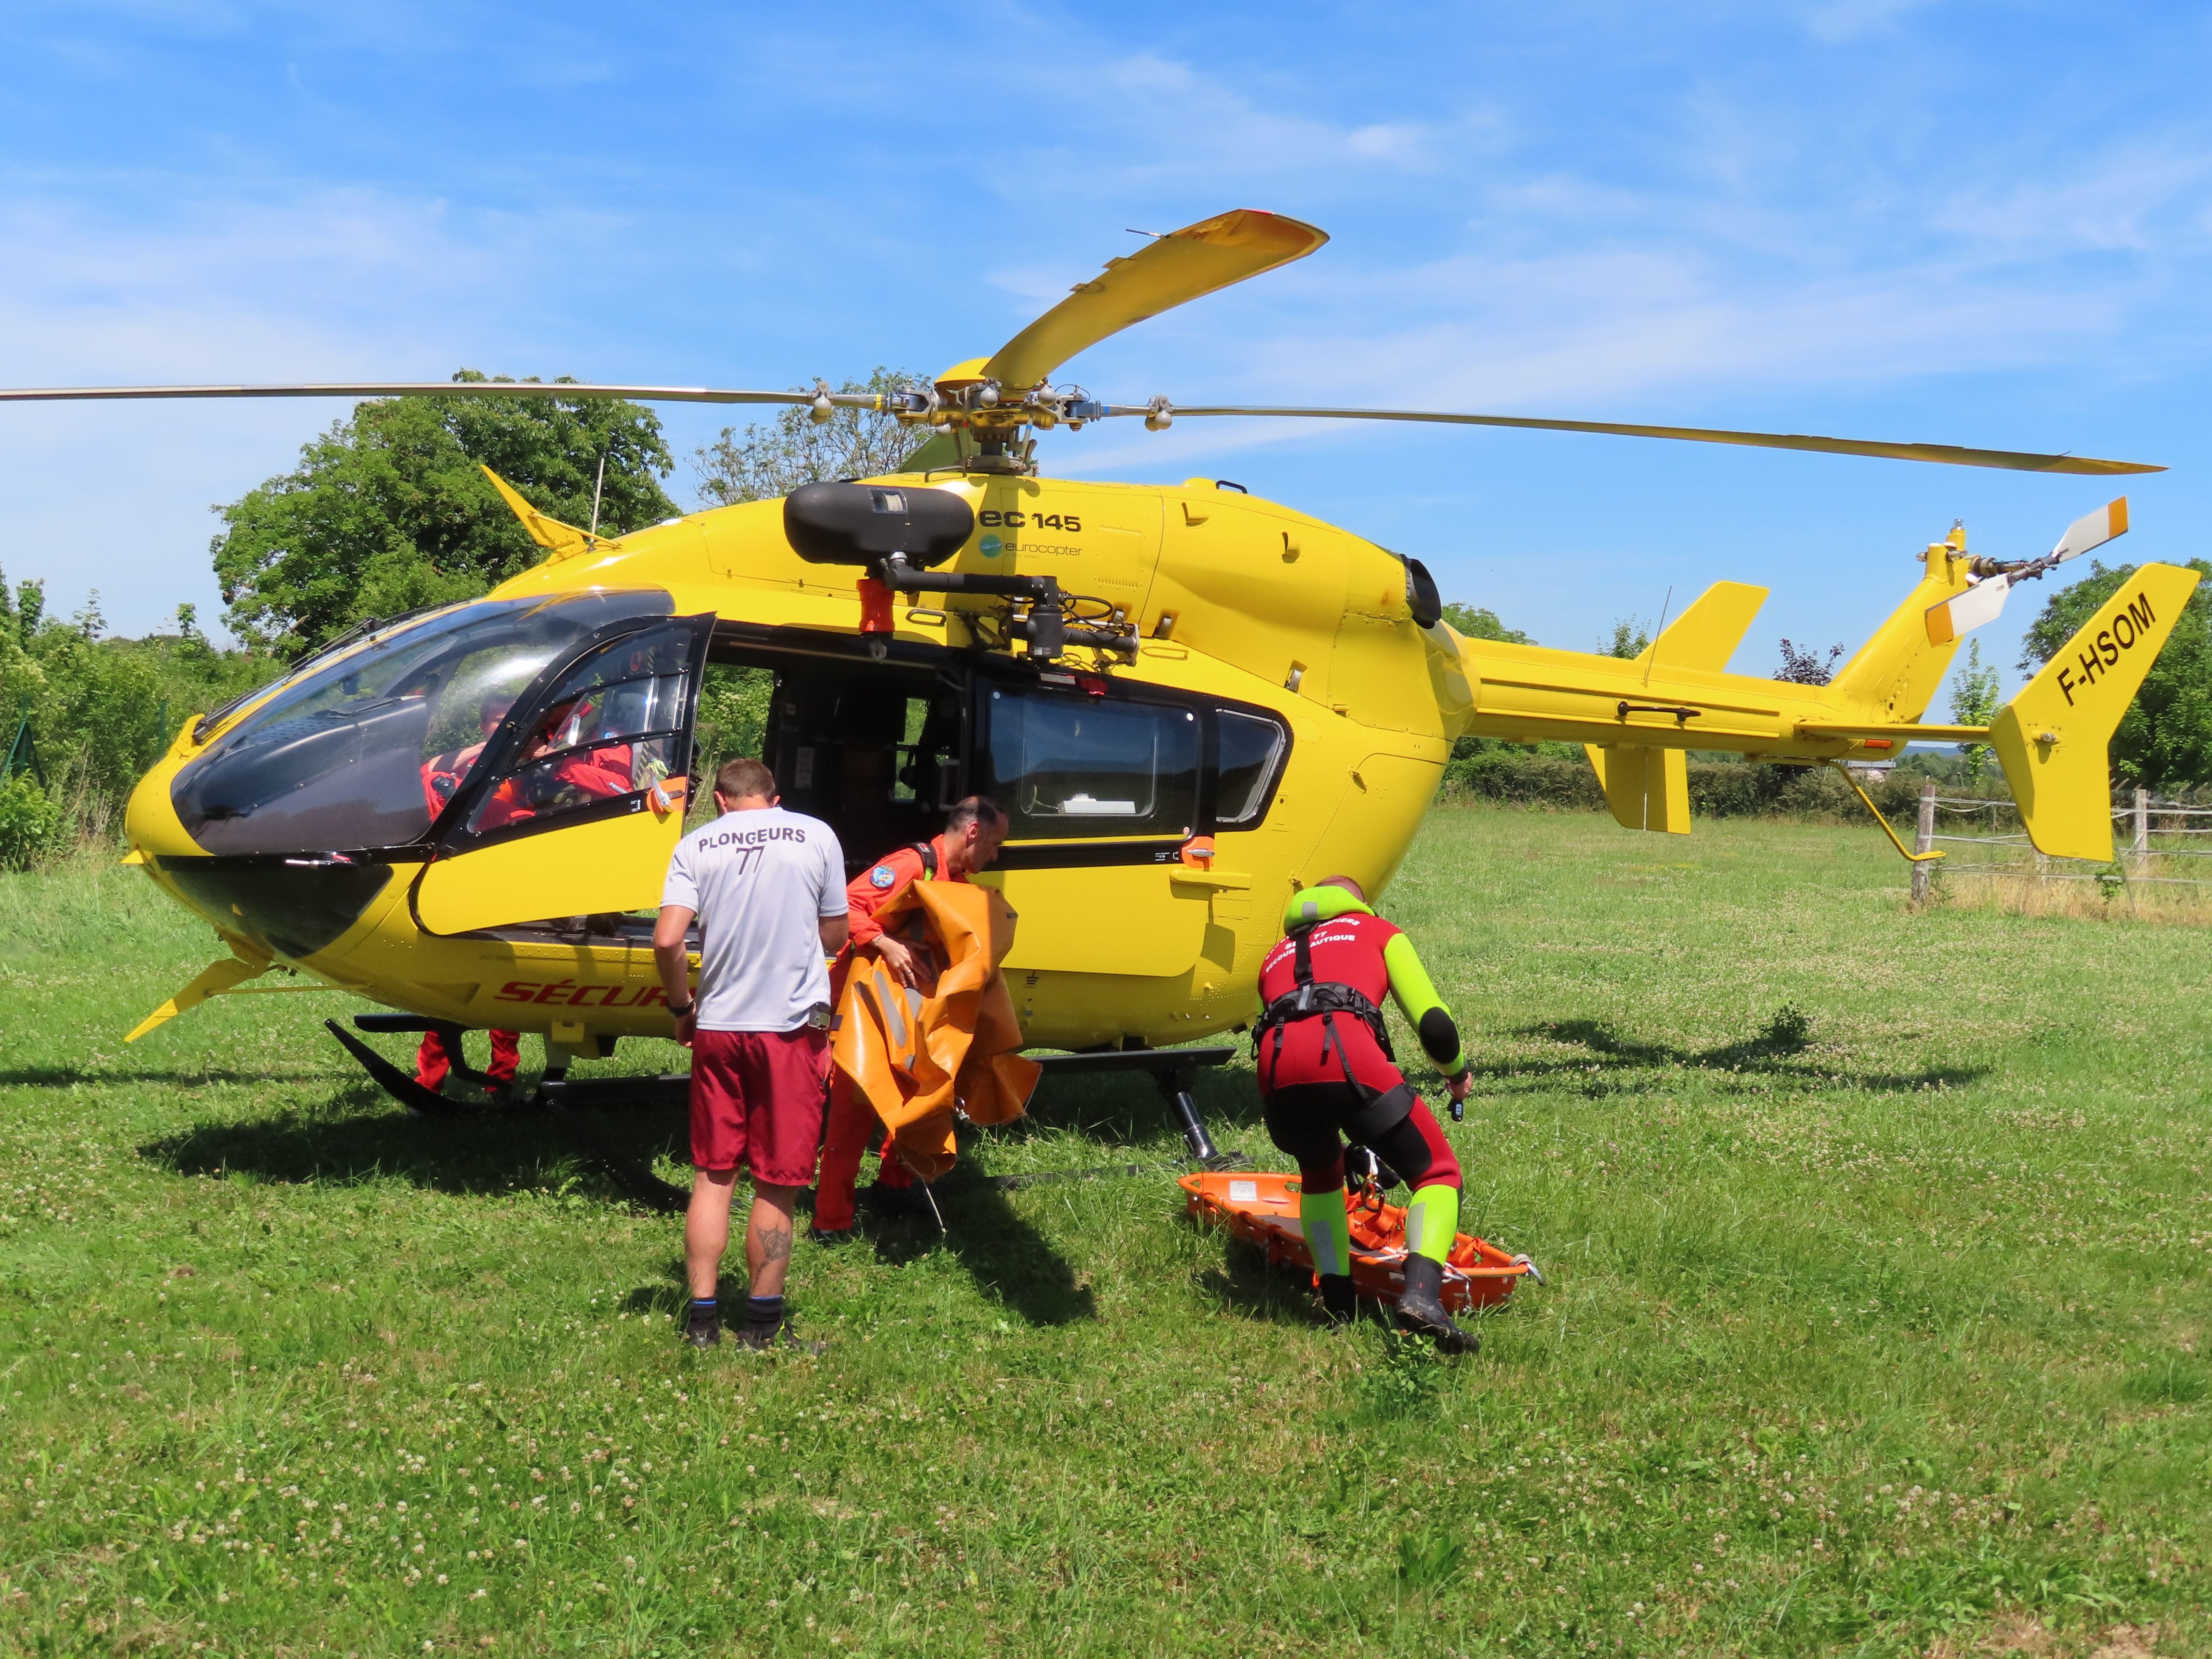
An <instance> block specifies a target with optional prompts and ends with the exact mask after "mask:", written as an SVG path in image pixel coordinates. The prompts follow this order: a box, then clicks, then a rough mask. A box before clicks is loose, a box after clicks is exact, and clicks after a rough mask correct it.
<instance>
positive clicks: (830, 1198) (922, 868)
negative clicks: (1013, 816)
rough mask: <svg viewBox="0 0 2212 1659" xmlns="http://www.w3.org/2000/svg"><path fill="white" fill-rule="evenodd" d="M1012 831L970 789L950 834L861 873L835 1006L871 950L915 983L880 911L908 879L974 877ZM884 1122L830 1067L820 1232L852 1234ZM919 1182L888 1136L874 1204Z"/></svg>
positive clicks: (849, 897) (891, 1201)
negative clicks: (859, 1192) (872, 1148)
mask: <svg viewBox="0 0 2212 1659" xmlns="http://www.w3.org/2000/svg"><path fill="white" fill-rule="evenodd" d="M1005 840H1006V814H1005V813H1004V812H1003V811H1000V809H999V806H998V804H997V803H996V802H995V801H993V800H990V799H987V798H986V797H984V796H981V795H970V796H969V797H968V799H965V800H963V801H962V802H961V803H960V804H959V805H957V806H955V807H954V808H953V809H952V811H951V813H950V814H949V815H947V817H946V818H945V833H944V834H943V835H941V836H933V837H931V838H930V839H929V840H927V841H926V842H915V844H914V845H913V846H911V847H901V848H896V850H894V851H892V852H890V853H887V854H884V857H883V858H882V859H881V860H878V862H876V863H875V864H872V865H871V866H869V867H868V868H867V869H866V870H863V871H862V872H860V874H859V875H857V876H855V877H854V878H853V879H852V881H851V883H850V884H848V885H847V887H846V889H845V906H846V914H847V916H848V920H849V921H850V923H851V929H852V931H851V933H850V934H849V935H848V940H847V943H846V945H845V948H844V950H842V951H840V952H839V953H838V956H837V961H836V965H835V966H834V967H832V969H830V974H829V1006H831V1007H832V1008H835V1007H836V1006H839V1004H840V1002H841V1001H842V999H843V997H844V994H845V980H846V978H847V976H848V975H849V974H850V973H851V972H852V969H853V960H854V957H855V956H857V955H858V954H859V953H860V952H861V951H873V952H874V953H875V954H876V955H877V956H878V957H882V958H883V963H884V967H885V968H887V969H890V975H891V977H892V978H894V979H896V981H898V982H899V983H900V984H902V985H911V984H913V983H914V981H915V960H914V951H913V950H912V948H911V947H909V946H908V945H907V944H906V943H905V942H904V941H902V940H900V939H895V938H893V937H892V936H891V935H890V934H889V933H885V932H884V929H883V927H882V924H880V923H879V922H878V921H877V920H876V912H878V910H880V909H882V908H884V906H885V905H887V904H889V903H890V902H891V901H892V900H893V899H895V898H896V897H897V896H899V895H900V894H901V893H902V892H904V891H905V890H906V889H907V886H908V884H909V883H912V882H916V881H965V880H967V879H968V878H969V875H970V874H972V873H973V872H975V871H978V870H981V869H986V868H987V867H988V866H989V865H990V863H991V860H994V859H995V858H997V857H998V856H999V845H1000V842H1003V841H1005ZM880 1127H882V1126H881V1125H880V1124H879V1123H878V1121H877V1118H876V1114H875V1109H874V1108H872V1107H871V1106H870V1105H869V1104H868V1103H867V1101H866V1098H865V1097H861V1096H860V1095H859V1094H857V1093H856V1092H855V1091H854V1088H853V1079H850V1078H848V1077H847V1076H846V1075H845V1074H844V1073H842V1072H841V1071H839V1070H837V1069H836V1067H834V1066H833V1067H831V1068H830V1072H829V1123H828V1125H827V1127H826V1128H825V1130H824V1132H823V1143H822V1168H821V1170H820V1172H819V1173H818V1174H817V1176H816V1177H815V1188H814V1234H815V1237H817V1239H821V1240H826V1241H834V1240H836V1239H840V1238H843V1237H848V1236H849V1235H850V1234H851V1232H852V1230H853V1206H854V1196H855V1194H854V1182H856V1181H858V1179H859V1178H860V1155H861V1154H862V1153H863V1152H866V1150H867V1146H868V1143H869V1142H870V1141H871V1140H872V1139H874V1138H875V1136H876V1133H877V1132H878V1129H879V1128H880ZM913 1185H914V1177H913V1176H911V1175H909V1174H908V1172H907V1169H906V1166H905V1165H904V1164H901V1163H900V1162H899V1161H898V1157H897V1154H896V1150H895V1149H894V1148H893V1146H892V1145H891V1142H890V1138H889V1136H886V1137H885V1138H884V1146H883V1152H882V1154H881V1156H880V1157H879V1158H878V1162H877V1170H876V1181H875V1185H874V1186H873V1187H872V1188H871V1189H870V1190H871V1192H872V1194H875V1197H874V1200H872V1204H873V1206H874V1207H879V1208H884V1209H897V1208H902V1207H903V1204H902V1200H900V1199H899V1198H897V1197H894V1196H892V1194H902V1193H904V1192H905V1191H906V1189H908V1188H911V1187H912V1186H913Z"/></svg>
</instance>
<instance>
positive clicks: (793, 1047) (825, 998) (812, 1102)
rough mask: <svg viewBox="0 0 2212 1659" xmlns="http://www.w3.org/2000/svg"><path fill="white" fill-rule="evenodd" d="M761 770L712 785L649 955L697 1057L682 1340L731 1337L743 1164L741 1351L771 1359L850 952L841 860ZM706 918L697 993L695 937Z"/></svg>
mask: <svg viewBox="0 0 2212 1659" xmlns="http://www.w3.org/2000/svg"><path fill="white" fill-rule="evenodd" d="M777 799H778V797H777V794H776V788H775V775H774V774H773V773H771V772H770V771H769V769H768V768H767V767H765V766H763V765H762V764H761V763H759V762H758V761H757V760H733V761H731V762H729V763H727V764H726V765H725V766H724V767H723V768H722V769H721V770H720V772H718V773H716V774H715V775H714V805H715V808H716V810H717V811H719V812H720V815H721V816H720V817H717V818H716V819H715V820H714V822H713V823H709V824H708V825H706V826H705V827H704V828H703V829H695V830H693V831H692V832H691V833H690V835H688V836H684V839H683V840H682V841H680V842H678V843H677V844H676V854H675V856H674V857H673V858H671V860H669V862H668V881H667V884H666V886H665V888H664V890H662V893H661V896H660V921H659V923H658V924H657V925H656V926H655V927H654V928H653V957H654V960H655V962H656V963H657V964H658V965H659V969H660V982H661V984H662V986H663V987H665V988H666V990H667V992H668V1008H669V1012H671V1014H673V1015H674V1016H675V1017H676V1040H677V1041H678V1042H681V1043H683V1044H684V1045H685V1046H686V1047H688V1048H690V1050H691V1162H692V1164H693V1166H694V1168H695V1169H696V1170H697V1176H696V1179H694V1181H693V1182H692V1183H691V1206H690V1212H689V1213H688V1214H687V1215H686V1216H685V1218H684V1266H685V1268H686V1270H687V1272H688V1273H689V1275H690V1280H691V1307H690V1314H689V1316H687V1318H686V1320H685V1322H684V1335H685V1337H686V1339H687V1340H690V1342H691V1343H693V1344H694V1345H695V1346H699V1347H702V1348H703V1347H708V1346H712V1345H713V1344H714V1343H716V1342H718V1341H720V1340H721V1335H722V1323H721V1315H720V1304H719V1303H718V1302H717V1300H716V1297H715V1289H716V1285H717V1281H718V1276H719V1274H720V1270H721V1264H722V1254H723V1252H724V1251H725V1250H726V1249H728V1248H729V1243H730V1200H731V1199H732V1196H733V1194H734V1190H735V1188H736V1183H737V1176H738V1165H739V1164H743V1165H744V1166H745V1168H746V1170H748V1171H749V1172H750V1174H751V1176H752V1178H753V1207H752V1215H751V1217H750V1219H749V1220H748V1222H747V1223H746V1226H745V1266H746V1267H747V1269H748V1270H749V1272H750V1277H751V1285H750V1291H749V1299H748V1300H747V1302H746V1304H745V1321H744V1328H742V1329H741V1330H740V1331H739V1333H738V1341H740V1342H742V1343H744V1345H745V1346H748V1347H755V1348H765V1347H769V1346H771V1345H773V1344H775V1342H776V1341H778V1340H783V1341H786V1342H788V1341H790V1340H791V1338H790V1337H789V1335H788V1334H787V1333H785V1331H784V1322H783V1285H784V1275H785V1273H786V1272H787V1269H788V1268H789V1267H790V1263H791V1230H792V1210H793V1206H794V1204H795V1203H796V1202H797V1200H798V1198H799V1188H802V1187H804V1186H805V1185H806V1183H807V1182H809V1181H810V1180H811V1179H812V1178H813V1175H814V1160H815V1155H816V1153H817V1151H818V1150H819V1149H820V1146H821V1144H822V1108H823V1098H824V1096H825V1093H826V1091H827V1090H828V1087H829V969H828V965H827V963H826V960H825V959H826V958H827V957H830V956H833V955H835V954H836V952H837V951H839V950H841V949H842V948H843V946H844V944H845V934H846V930H847V927H848V921H847V917H846V909H845V854H844V852H843V850H842V848H839V846H838V845H837V836H836V832H835V831H834V830H832V829H830V828H829V825H828V824H826V823H823V822H822V820H821V819H819V818H811V817H806V816H805V814H804V813H799V812H787V811H784V810H783V809H782V808H781V806H779V805H777V804H776V802H777ZM694 915H696V916H697V917H698V918H699V993H698V995H697V997H696V999H695V998H694V997H693V996H692V994H691V986H690V971H689V969H690V963H689V959H688V953H687V951H685V949H684V933H685V931H686V930H687V929H688V928H689V927H690V925H691V918H692V917H693V916H694Z"/></svg>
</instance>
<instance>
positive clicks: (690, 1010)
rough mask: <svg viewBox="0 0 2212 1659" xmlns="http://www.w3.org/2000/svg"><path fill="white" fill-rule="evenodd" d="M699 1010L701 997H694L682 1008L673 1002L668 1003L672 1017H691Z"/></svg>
mask: <svg viewBox="0 0 2212 1659" xmlns="http://www.w3.org/2000/svg"><path fill="white" fill-rule="evenodd" d="M668 1012H669V1015H670V1017H671V1018H675V1019H689V1018H691V1016H692V1015H693V1014H695V1013H696V1012H699V999H698V998H696V997H693V998H692V999H691V1000H690V1001H689V1002H687V1003H685V1004H684V1006H682V1007H681V1008H679V1007H678V1006H676V1005H675V1004H674V1003H672V1002H671V1003H670V1004H669V1005H668Z"/></svg>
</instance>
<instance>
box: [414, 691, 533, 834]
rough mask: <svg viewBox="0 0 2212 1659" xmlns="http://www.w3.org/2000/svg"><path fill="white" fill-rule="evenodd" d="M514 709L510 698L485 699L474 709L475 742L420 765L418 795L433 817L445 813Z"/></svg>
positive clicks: (431, 758)
mask: <svg viewBox="0 0 2212 1659" xmlns="http://www.w3.org/2000/svg"><path fill="white" fill-rule="evenodd" d="M513 708H514V699H513V697H509V696H499V695H496V694H495V695H494V696H489V697H486V698H485V699H484V700H483V702H481V703H480V704H478V705H477V732H478V733H479V735H478V737H477V740H476V741H475V742H474V743H471V744H465V745H464V746H463V747H461V748H459V749H455V750H450V751H448V752H447V753H446V754H443V755H433V756H432V757H430V758H429V759H428V760H426V761H424V762H423V763H422V796H423V799H424V800H425V801H426V802H427V803H428V805H429V808H430V816H431V817H433V818H435V817H437V816H438V814H439V813H441V812H442V811H445V810H446V805H447V802H449V801H451V800H452V799H453V797H454V795H455V794H456V793H459V790H460V787H461V786H462V785H463V784H465V783H466V782H467V781H468V780H469V774H470V773H471V772H472V771H474V770H475V769H476V763H477V761H478V760H479V759H480V758H482V757H483V751H484V745H485V744H488V743H489V742H490V741H491V740H492V737H493V735H494V734H495V732H498V730H499V728H500V726H501V723H502V722H503V721H504V720H506V719H507V714H508V713H509V712H510V711H511V710H512V709H513Z"/></svg>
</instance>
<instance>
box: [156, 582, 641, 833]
mask: <svg viewBox="0 0 2212 1659" xmlns="http://www.w3.org/2000/svg"><path fill="white" fill-rule="evenodd" d="M672 608H673V602H672V601H671V599H670V597H669V595H668V594H666V593H665V592H654V591H650V590H647V591H642V592H618V593H607V592H599V593H582V594H575V595H572V596H568V597H565V598H562V599H499V600H489V601H484V602H481V603H478V604H474V605H461V606H458V607H456V608H454V609H453V610H449V611H440V612H436V613H435V614H433V615H431V616H428V617H424V618H423V619H422V621H420V622H418V623H415V624H414V625H413V626H411V627H409V628H405V629H401V630H399V631H398V632H396V633H393V634H392V635H388V636H387V637H386V638H384V639H381V640H378V641H374V642H372V643H371V644H369V645H368V646H367V647H365V648H363V649H362V650H359V651H356V652H354V653H351V654H349V655H347V656H344V657H342V658H340V659H338V660H337V661H335V662H325V663H321V664H317V665H310V666H309V668H308V670H307V671H306V672H304V673H303V674H301V676H299V677H298V678H295V681H294V682H293V683H292V684H290V685H289V686H287V687H286V688H285V689H283V690H280V691H279V692H278V693H277V694H276V696H274V697H272V698H271V699H270V701H269V702H267V703H266V704H264V706H263V707H262V708H258V709H257V710H255V711H254V712H253V713H252V714H250V715H248V716H247V717H246V720H243V721H242V722H241V723H240V725H239V726H236V727H235V728H234V729H233V730H232V731H230V732H227V733H225V734H224V735H223V736H222V738H218V739H217V740H216V744H214V746H213V747H212V748H210V750H208V752H207V753H206V754H204V755H203V756H201V757H199V758H198V759H197V760H196V761H194V762H193V763H191V765H189V766H187V767H185V769H183V770H182V771H181V772H179V774H178V775H177V781H176V783H175V785H174V787H173V791H172V799H173V801H174V803H175V805H176V809H177V816H178V817H179V819H180V820H181V821H182V823H183V824H184V827H185V831H186V833H188V834H189V835H190V836H191V837H192V839H193V840H194V841H196V842H198V843H199V844H200V846H202V847H203V848H206V849H207V851H209V852H210V853H216V854H246V853H291V852H304V851H322V850H333V849H339V848H345V849H368V848H386V847H403V846H405V845H406V844H407V843H409V842H412V841H414V840H416V839H417V838H418V837H419V836H422V834H423V832H424V831H426V830H427V829H428V828H429V827H430V823H431V820H432V819H433V818H435V817H436V816H437V814H438V813H439V811H441V810H442V809H443V808H444V806H445V804H446V803H447V801H449V800H450V799H453V795H454V793H456V792H457V791H458V790H459V788H460V787H462V786H463V785H464V784H465V782H466V781H468V778H469V776H470V775H471V772H472V771H473V769H474V768H475V766H476V763H477V759H478V757H480V756H481V755H482V753H483V749H484V745H485V744H486V743H487V742H489V739H490V738H491V737H492V736H493V735H494V734H495V733H496V732H498V731H499V730H500V728H501V724H502V722H504V721H505V720H507V717H508V714H509V713H510V711H511V710H512V709H513V705H514V703H515V702H516V700H517V699H518V698H519V697H520V696H521V694H522V692H523V691H524V690H526V688H527V687H528V686H529V685H530V684H531V683H532V681H533V680H534V679H536V678H537V677H538V675H539V674H541V673H543V672H544V670H545V669H546V668H547V666H548V665H550V664H551V663H552V662H553V661H555V660H556V659H558V658H559V657H561V656H562V655H563V654H564V653H567V652H568V651H571V650H573V649H574V647H576V646H577V645H578V644H580V642H581V641H583V640H584V638H585V637H586V636H587V635H590V634H592V632H593V631H595V630H596V629H600V628H603V627H605V626H606V625H607V624H608V623H614V622H619V621H623V620H624V619H626V618H629V617H651V616H666V615H667V614H668V613H669V611H671V609H672Z"/></svg>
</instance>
